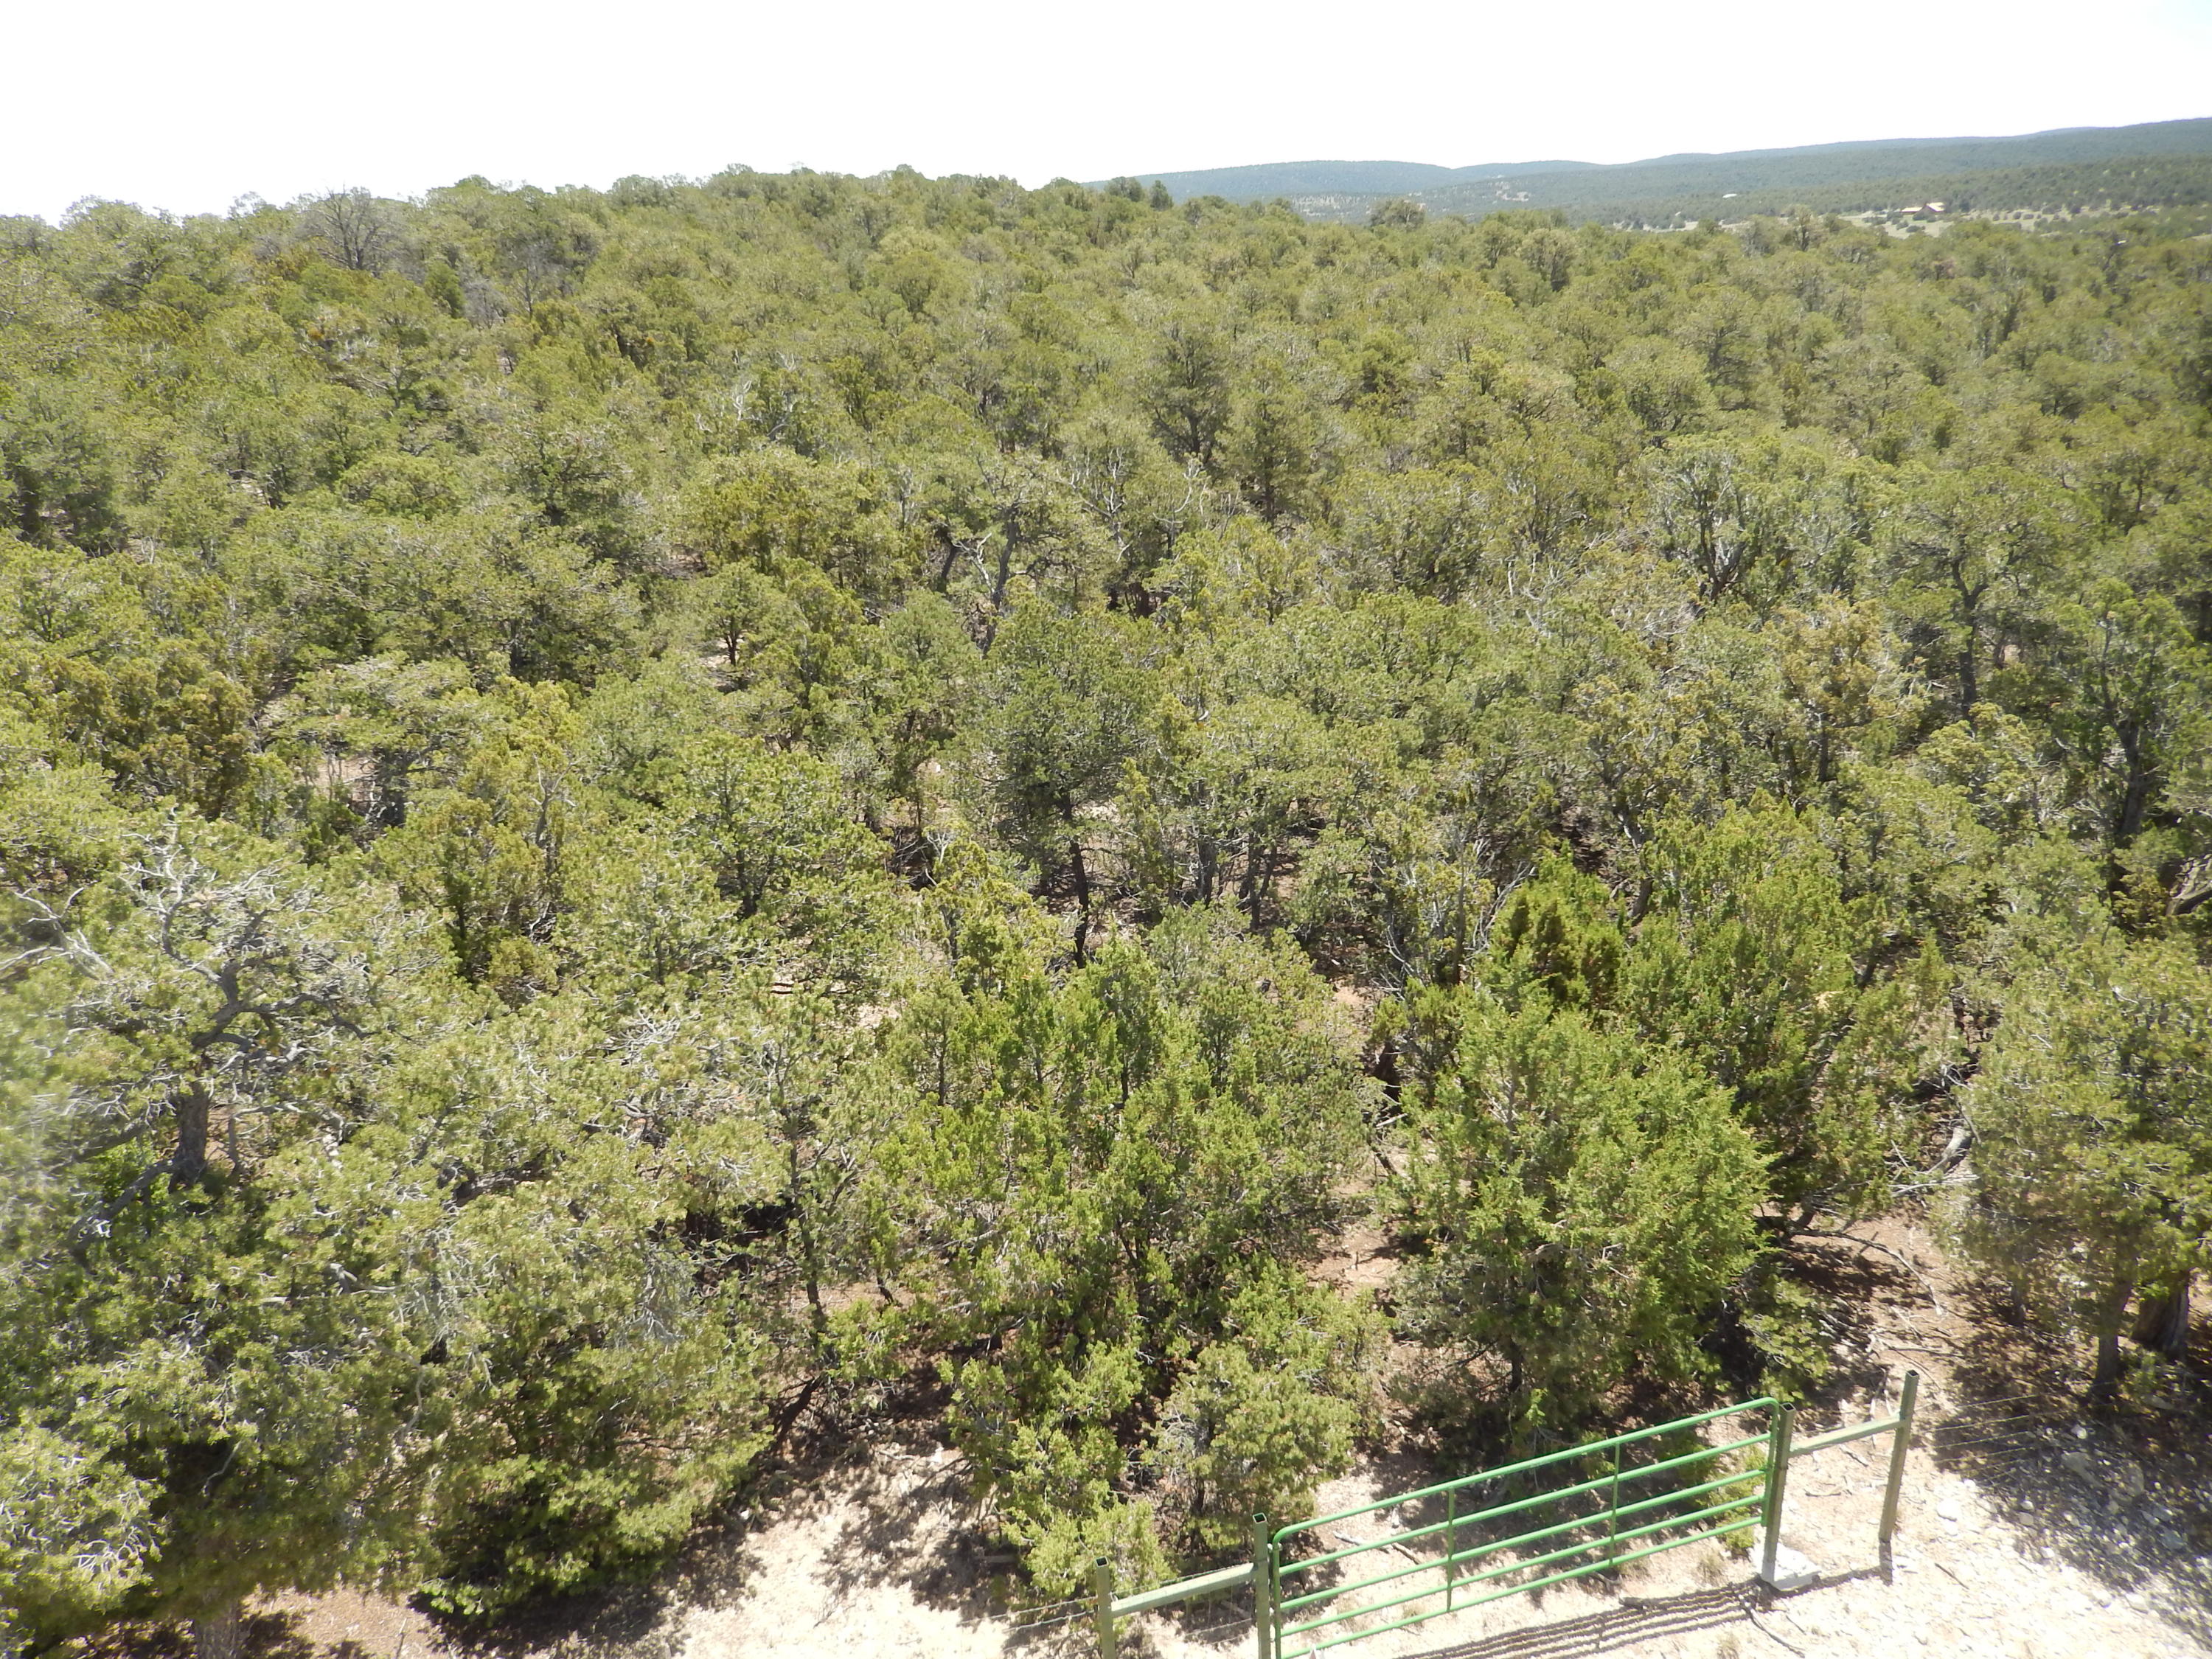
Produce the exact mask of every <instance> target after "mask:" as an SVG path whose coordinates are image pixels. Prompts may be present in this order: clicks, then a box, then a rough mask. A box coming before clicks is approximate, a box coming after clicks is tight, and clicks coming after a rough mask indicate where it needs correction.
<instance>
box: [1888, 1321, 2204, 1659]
mask: <svg viewBox="0 0 2212 1659" xmlns="http://www.w3.org/2000/svg"><path fill="white" fill-rule="evenodd" d="M1964 1299H1966V1300H1967V1301H1969V1302H1970V1303H1972V1304H1978V1305H1976V1306H1975V1307H1974V1317H1973V1320H1972V1328H1971V1332H1970V1334H1968V1335H1967V1337H1966V1339H1965V1340H1964V1341H1963V1342H1962V1343H1961V1345H1960V1352H1959V1354H1958V1357H1957V1359H1956V1362H1955V1364H1954V1370H1953V1373H1952V1386H1953V1389H1954V1391H1955V1393H1956V1395H1958V1404H1957V1407H1956V1408H1955V1409H1954V1411H1953V1412H1952V1413H1951V1414H1950V1415H1949V1416H1948V1417H1947V1418H1946V1419H1944V1420H1942V1421H1941V1422H1939V1423H1936V1424H1934V1425H1930V1426H1929V1428H1927V1429H1926V1430H1924V1431H1923V1433H1922V1434H1921V1436H1920V1437H1919V1438H1920V1441H1921V1443H1922V1444H1923V1446H1924V1447H1925V1448H1926V1449H1928V1451H1929V1454H1930V1455H1932V1456H1933V1457H1934V1459H1935V1462H1936V1467H1937V1468H1942V1469H1945V1470H1948V1471H1950V1472H1953V1473H1955V1474H1960V1475H1961V1476H1963V1477H1965V1478H1966V1479H1967V1480H1971V1481H1972V1482H1973V1484H1974V1485H1975V1486H1977V1487H1978V1488H1979V1489H1980V1491H1981V1492H1982V1493H1983V1494H1984V1498H1986V1500H1987V1501H1988V1502H1989V1503H1990V1504H1991V1506H1992V1507H1993V1508H1995V1509H1996V1510H1999V1511H2000V1512H2001V1513H2002V1515H2003V1516H2004V1517H2005V1520H2006V1521H2007V1522H2008V1524H2009V1525H2011V1526H2013V1527H2014V1528H2017V1529H2018V1530H2019V1531H2020V1533H2021V1534H2022V1535H2023V1537H2024V1540H2025V1541H2027V1543H2028V1544H2029V1546H2030V1547H2032V1548H2033V1549H2036V1550H2039V1551H2042V1552H2044V1553H2047V1554H2048V1555H2049V1556H2051V1557H2052V1558H2055V1559H2059V1560H2063V1561H2064V1562H2065V1563H2067V1564H2068V1565H2070V1566H2072V1567H2074V1568H2075V1569H2076V1570H2078V1571H2081V1572H2083V1573H2086V1574H2087V1575H2088V1576H2089V1577H2093V1578H2094V1579H2096V1580H2097V1581H2098V1582H2099V1583H2102V1584H2104V1585H2105V1586H2106V1588H2107V1589H2111V1590H2112V1591H2115V1592H2119V1593H2126V1594H2130V1595H2132V1596H2133V1597H2135V1598H2136V1599H2137V1600H2138V1601H2141V1603H2142V1605H2144V1606H2145V1607H2148V1609H2149V1610H2151V1611H2152V1612H2154V1613H2157V1614H2158V1615H2159V1616H2160V1617H2161V1618H2163V1619H2165V1620H2167V1621H2168V1622H2170V1623H2172V1625H2174V1626H2177V1627H2178V1628H2179V1629H2181V1630H2184V1631H2186V1632H2189V1634H2190V1635H2191V1636H2192V1637H2193V1638H2196V1639H2197V1641H2198V1642H2200V1643H2202V1644H2205V1645H2207V1646H2208V1647H2212V1400H2208V1398H2207V1394H2206V1390H2205V1389H2204V1387H2203V1384H2201V1383H2197V1382H2194V1381H2192V1380H2191V1379H2190V1378H2189V1377H2188V1376H2186V1375H2185V1374H2182V1373H2176V1374H2173V1375H2172V1376H2169V1377H2168V1378H2167V1379H2166V1382H2165V1384H2164V1386H2163V1387H2161V1388H2160V1389H2156V1390H2154V1391H2151V1392H2150V1394H2149V1395H2148V1397H2146V1398H2138V1399H2132V1400H2122V1401H2116V1402H2114V1403H2113V1404H2112V1405H2110V1406H2100V1407H2094V1408H2092V1407H2090V1405H2089V1404H2088V1403H2087V1400H2086V1398H2085V1395H2084V1390H2083V1383H2084V1382H2085V1380H2086V1377H2087V1368H2086V1365H2085V1363H2084V1357H2083V1355H2082V1353H2081V1350H2080V1349H2079V1348H2078V1347H2077V1346H2075V1345H2074V1344H2073V1343H2071V1342H2069V1341H2066V1340H2063V1339H2061V1338H2058V1337H2056V1336H2053V1335H2052V1334H2050V1333H2047V1332H2045V1331H2041V1330H2039V1329H2037V1328H2033V1326H2031V1325H2030V1324H2029V1323H2027V1322H2026V1321H2024V1320H2021V1318H2019V1317H2018V1316H2017V1315H2016V1314H2015V1313H2014V1312H2013V1311H2012V1310H2010V1309H2009V1308H2008V1307H2007V1306H2006V1305H2005V1304H2004V1301H2003V1299H2002V1297H2001V1296H2000V1295H1998V1294H1996V1293H1993V1292H1991V1291H1989V1290H1987V1289H1985V1288H1983V1287H1975V1288H1972V1289H1971V1290H1969V1291H1966V1292H1965V1293H1964ZM2199 1374H2200V1375H2201V1374H2202V1373H2201V1372H2200V1373H2199Z"/></svg>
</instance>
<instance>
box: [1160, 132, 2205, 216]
mask: <svg viewBox="0 0 2212 1659" xmlns="http://www.w3.org/2000/svg"><path fill="white" fill-rule="evenodd" d="M1142 177H1143V178H1144V179H1146V181H1147V182H1149V181H1150V180H1151V179H1154V178H1157V179H1159V180H1160V181H1161V182H1163V183H1164V184H1165V185H1167V187H1168V189H1169V190H1170V191H1172V192H1173V193H1174V194H1175V195H1176V197H1178V198H1179V199H1181V198H1186V197H1192V196H1221V197H1227V198H1229V199H1230V200H1231V201H1261V200H1267V199H1268V198H1270V197H1285V198H1287V199H1289V200H1290V201H1291V203H1292V204H1293V205H1295V206H1296V207H1297V209H1298V210H1300V212H1302V213H1304V215H1305V216H1307V217H1309V218H1315V219H1339V218H1358V217H1364V216H1365V215H1366V213H1367V211H1368V210H1369V209H1370V207H1371V206H1372V204H1374V202H1376V200H1378V199H1381V198H1383V197H1389V196H1413V197H1417V198H1419V200H1420V201H1421V202H1422V203H1423V204H1425V206H1427V207H1428V208H1429V209H1430V210H1431V211H1435V212H1441V213H1459V214H1466V215H1468V216H1480V215H1482V214H1486V213H1491V212H1495V211H1498V210H1500V209H1504V208H1519V207H1527V208H1556V209H1559V210H1564V211H1565V212H1566V213H1567V214H1568V215H1569V216H1570V217H1571V218H1575V219H1577V220H1582V219H1599V220H1604V221H1607V222H1643V223H1664V222H1671V221H1675V220H1681V219H1696V218H1700V217H1705V216H1712V215H1714V214H1717V213H1727V214H1741V213H1743V212H1747V211H1771V210H1775V209H1778V208H1781V207H1787V206H1790V205H1792V204H1798V203H1802V204H1805V205H1808V206H1811V207H1814V208H1818V209H1820V210H1824V211H1831V212H1855V211H1861V210H1880V209H1889V208H1897V207H1903V206H1910V205H1913V204H1917V203H1919V202H1923V201H1926V200H1928V199H1929V198H1930V197H1935V198H1936V199H1939V200H1947V201H1948V200H1951V199H1954V198H1959V199H1970V200H1975V201H1978V202H1981V203H1982V204H1985V205H1987V206H1990V207H1998V208H2024V207H2046V206H2063V205H2065V204H2069V203H2084V204H2086V203H2108V202H2109V203H2112V204H2124V205H2137V206H2140V205H2171V204H2195V203H2199V202H2203V201H2204V200H2206V199H2207V198H2208V192H2212V119H2201V120H2188V121H2160V122H2152V123H2147V124H2144V125H2137V126H2127V127H2080V128H2068V129H2063V130H2059V131H2051V132H2038V133H2028V134H2025V135H2022V136H2021V137H2003V138H1905V139H1893V140H1881V141H1875V142H1869V143H1838V144H1817V145H1810V146H1807V147H1804V148H1801V149H1765V150H1740V151H1735V152H1731V153H1729V154H1725V155H1664V156H1656V157H1653V158H1651V159H1650V160H1647V161H1632V162H1624V163H1620V164H1618V165H1613V166H1600V165H1596V164H1594V163H1590V162H1586V161H1523V162H1511V163H1486V164H1483V165H1480V166H1474V167H1436V166H1430V165H1427V164H1424V163H1419V162H1410V161H1297V162H1282V163H1274V164H1270V165H1266V166H1257V167H1224V168H1217V169H1213V170H1211V171H1206V172H1193V173H1157V174H1152V173H1148V174H1145V175H1142ZM1723 203H1727V204H1729V206H1727V207H1725V208H1723V206H1722V204H1723Z"/></svg>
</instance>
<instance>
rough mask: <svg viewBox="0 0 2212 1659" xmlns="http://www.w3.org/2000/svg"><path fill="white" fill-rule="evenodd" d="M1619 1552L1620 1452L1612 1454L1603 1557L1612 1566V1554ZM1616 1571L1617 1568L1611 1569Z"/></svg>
mask: <svg viewBox="0 0 2212 1659" xmlns="http://www.w3.org/2000/svg"><path fill="white" fill-rule="evenodd" d="M1618 1554H1620V1453H1618V1452H1615V1453H1614V1454H1613V1490H1612V1491H1611V1492H1609V1493H1607V1507H1606V1515H1605V1559H1606V1563H1607V1566H1608V1567H1609V1568H1610V1567H1611V1566H1612V1563H1613V1557H1614V1556H1616V1555H1618ZM1613 1570H1614V1571H1618V1569H1613Z"/></svg>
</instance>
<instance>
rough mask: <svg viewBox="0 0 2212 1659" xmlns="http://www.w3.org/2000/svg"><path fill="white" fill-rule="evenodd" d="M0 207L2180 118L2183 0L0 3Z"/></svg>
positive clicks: (2209, 87) (1399, 154) (1126, 166)
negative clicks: (455, 184) (470, 180)
mask: <svg viewBox="0 0 2212 1659" xmlns="http://www.w3.org/2000/svg"><path fill="white" fill-rule="evenodd" d="M0 59H4V60H5V73H4V76H0V214H4V213H36V214H40V215H43V216H46V217H49V218H52V217H56V216H58V215H59V214H60V213H61V212H62V211H63V210H64V209H66V208H67V207H68V205H69V204H70V203H71V202H73V201H75V200H76V199H77V198H79V197H85V196H105V197H119V198H122V199H125V200H129V201H136V202H138V203H141V204H144V205H146V206H149V207H162V208H167V209H170V210H175V211H179V212H220V211H222V210H225V209H226V208H228V206H229V205H230V204H231V203H232V202H233V201H234V199H235V198H237V197H240V196H241V195H244V194H245V193H246V192H248V191H252V192H255V193H258V194H259V195H261V196H263V197H266V198H267V199H269V200H270V201H280V202H281V201H287V200H289V199H291V198H292V197H296V196H299V195H301V194H303V193H306V192H309V191H325V190H329V189H332V188H336V187H338V186H342V185H366V186H368V188H370V189H372V190H374V191H378V192H379V193H380V194H384V195H394V196H412V195H416V194H419V193H420V192H422V191H424V190H426V189H428V188H429V187H431V186H433V185H440V184H447V183H450V182H452V181H453V179H458V178H461V177H465V176H466V175H467V174H470V173H483V174H485V175H487V176H488V177H489V178H492V179H496V180H500V181H502V182H504V181H509V180H513V181H528V182H531V183H534V184H539V185H549V186H550V185H561V184H583V185H605V184H607V183H609V182H611V180H613V179H617V178H619V177H621V176H622V175H623V174H626V173H655V174H665V173H683V174H688V175H691V176H701V175H704V174H706V173H712V172H714V171H715V170H716V169H718V168H719V167H723V166H726V165H727V164H729V163H731V162H733V161H742V162H745V163H749V164H750V165H752V166H755V167H764V168H771V169H779V170H780V169H781V168H784V167H789V166H792V165H793V164H794V163H804V164H805V165H807V166H810V167H822V168H826V169H831V170H835V171H837V172H844V173H874V172H878V171H879V170H881V169H883V168H885V167H892V166H896V165H897V164H899V163H902V162H905V163H909V164H911V165H913V166H915V167H920V168H921V170H922V171H923V172H925V173H951V172H962V173H1012V174H1013V175H1014V176H1016V177H1018V178H1019V179H1022V180H1023V181H1024V183H1027V184H1031V185H1036V184H1042V183H1043V182H1044V181H1046V180H1048V179H1051V178H1054V177H1055V176H1065V177H1068V178H1074V179H1098V178H1106V177H1109V176H1111V175H1114V174H1116V173H1139V174H1141V173H1146V172H1147V171H1148V170H1149V171H1154V172H1164V171H1173V170H1178V169H1185V168H1195V167H1225V166H1233V165H1237V164H1239V163H1243V162H1251V161H1298V160H1306V159H1312V158H1318V157H1341V158H1363V159H1375V158H1388V159H1391V160H1398V161H1437V162H1441V163H1443V164H1446V165H1449V166H1464V165H1468V164H1470V163H1474V162H1480V161H1522V160H1530V159H1537V158H1559V157H1565V158H1571V159H1575V160H1581V161H1630V160H1634V159H1636V158H1638V157H1639V156H1645V155H1660V154H1664V153H1667V152H1669V151H1674V150H1718V149H1751V148H1765V147H1768V146H1774V145H1786V144H1803V143H1827V142H1830V141H1832V140H1837V139H1845V138H1892V137H1929V136H1938V137H1942V136H1950V135H1954V134H1996V133H2013V132H2025V131H2035V130H2038V129H2040V128H2045V127H2054V126H2105V125H2122V124H2124V123H2129V122H2135V121H2154V120H2168V119H2173V118H2180V117H2186V116H2201V115H2212V0H1851V3H1849V4H1838V3H1835V0H1828V3H1806V0H1796V3H1793V0H1674V3H1668V0H1580V3H1576V0H1548V3H1547V0H1513V3H1504V4H1501V3H1495V0H1465V3H1461V4H1448V3H1437V0H1365V3H1356V4H1343V3H1338V4H1333V5H1323V4H1319V3H1316V0H1270V3H1260V0H1125V3H1122V4H1121V5H1118V6H1115V7H1110V8H1109V7H1103V6H1088V7H1081V8H1077V7H1057V8H1055V7H1050V6H1045V5H1039V4H1036V3H1029V4H1017V3H1013V0H933V3H932V0H904V3H893V0H842V3H828V4H823V3H817V4H814V5H811V6H809V5H805V4H799V3H791V0H786V3H777V4H763V3H759V0H724V3H720V4H714V3H698V0H617V3H612V4H607V3H601V4H595V5H586V4H581V3H577V0H532V3H530V4H522V3H520V0H381V3H376V4H362V3H356V4H336V5H333V4H329V3H324V4H313V3H307V4H302V3H301V0H283V3H278V0H197V3H178V0H104V3H101V4H99V5H91V4H85V3H81V0H80V3H70V0H0Z"/></svg>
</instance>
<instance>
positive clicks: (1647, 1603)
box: [1413, 1584, 1759, 1659]
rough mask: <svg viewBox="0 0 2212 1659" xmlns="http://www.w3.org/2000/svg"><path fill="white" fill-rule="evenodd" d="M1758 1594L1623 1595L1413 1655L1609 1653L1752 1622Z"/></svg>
mask: <svg viewBox="0 0 2212 1659" xmlns="http://www.w3.org/2000/svg"><path fill="white" fill-rule="evenodd" d="M1758 1596H1759V1592H1757V1591H1755V1590H1752V1589H1747V1588H1746V1587H1744V1586H1742V1585H1740V1584H1739V1585H1723V1586H1722V1587H1720V1588H1718V1589H1699V1590H1685V1591H1683V1592H1681V1593H1680V1595H1662V1596H1654V1597H1650V1598H1648V1599H1646V1598H1640V1597H1635V1596H1623V1597H1622V1598H1621V1599H1620V1601H1616V1602H1613V1603H1612V1604H1611V1605H1609V1606H1607V1607H1603V1608H1601V1609H1600V1610H1599V1611H1598V1612H1595V1613H1578V1614H1577V1615H1575V1616H1574V1617H1572V1618H1570V1619H1555V1620H1550V1621H1549V1622H1547V1623H1545V1624H1541V1625H1531V1626H1528V1627H1527V1628H1525V1629H1522V1630H1509V1631H1500V1632H1498V1633H1497V1634H1496V1635H1494V1636H1483V1637H1478V1638H1475V1639H1474V1641H1471V1642H1455V1643H1453V1644H1450V1645H1449V1646H1448V1647H1441V1648H1429V1649H1425V1650H1423V1651H1422V1652H1421V1653H1419V1654H1418V1655H1416V1656H1413V1659H1574V1656H1577V1655H1581V1654H1597V1653H1610V1652H1612V1651H1613V1650H1616V1649H1620V1648H1625V1647H1630V1646H1632V1645H1633V1644H1637V1643H1638V1642H1651V1641H1657V1640H1660V1639H1662V1638H1667V1637H1674V1636H1687V1635H1690V1634H1691V1633H1692V1632H1697V1631H1705V1630H1718V1629H1720V1628H1722V1627H1723V1626H1728V1625H1736V1624H1751V1623H1755V1622H1756V1620H1757V1617H1758V1608H1759V1601H1758Z"/></svg>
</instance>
